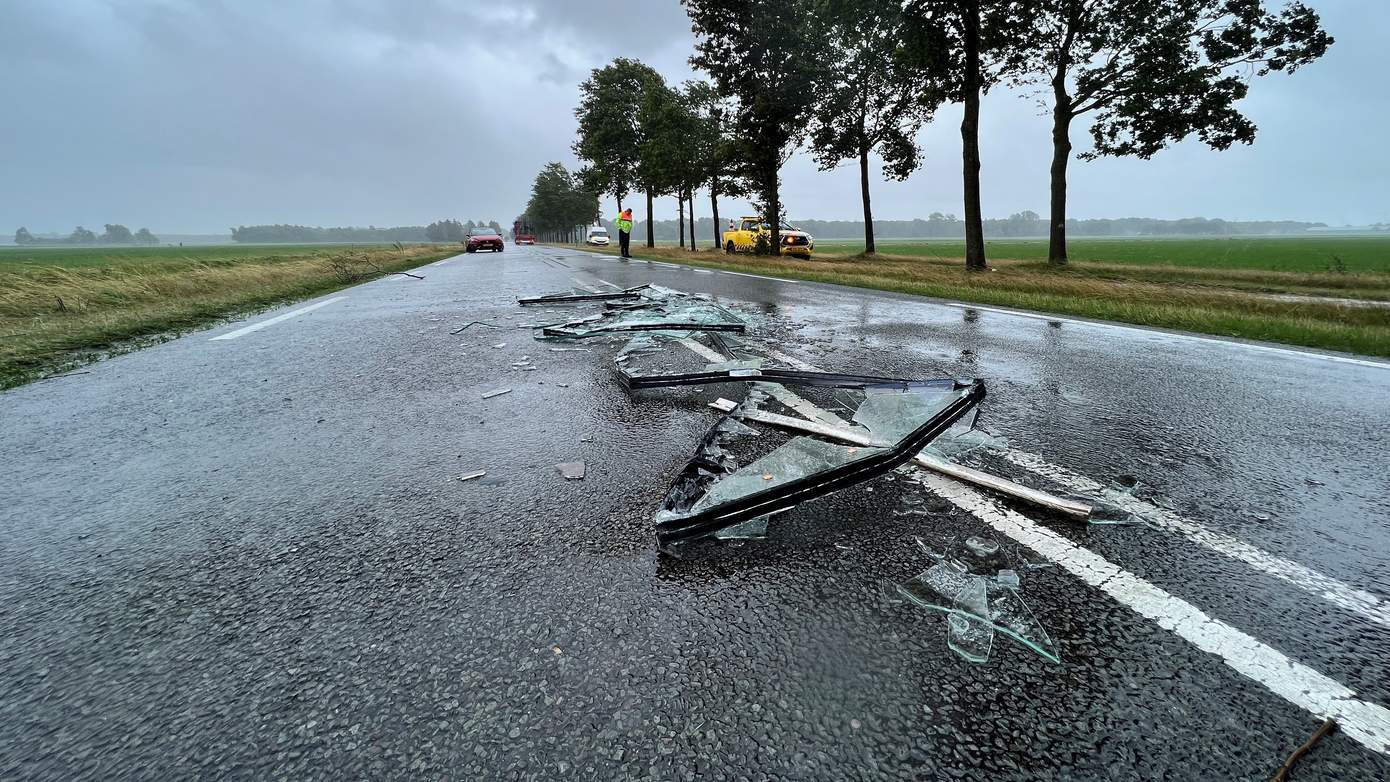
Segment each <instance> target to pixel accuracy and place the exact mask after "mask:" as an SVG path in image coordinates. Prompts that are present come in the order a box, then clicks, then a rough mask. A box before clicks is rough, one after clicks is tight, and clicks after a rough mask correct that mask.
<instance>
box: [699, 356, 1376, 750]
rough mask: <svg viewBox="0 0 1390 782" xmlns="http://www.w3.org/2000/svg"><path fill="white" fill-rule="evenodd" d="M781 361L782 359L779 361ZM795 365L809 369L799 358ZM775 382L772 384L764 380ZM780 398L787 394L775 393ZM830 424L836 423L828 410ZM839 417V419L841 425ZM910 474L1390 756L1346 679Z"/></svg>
mask: <svg viewBox="0 0 1390 782" xmlns="http://www.w3.org/2000/svg"><path fill="white" fill-rule="evenodd" d="M681 344H683V345H685V346H686V347H687V348H689V349H691V350H693V351H695V352H696V353H698V354H700V355H701V356H704V357H705V358H707V359H710V360H711V361H723V360H724V357H723V356H721V355H719V354H718V353H717V352H715V351H713V350H711V349H709V348H707V347H705V346H704V345H702V344H701V343H699V342H697V341H695V340H694V339H684V340H682V341H681ZM784 360H785V359H784ZM797 363H800V364H802V366H804V367H807V368H810V369H814V367H812V365H810V364H806V363H805V362H797ZM767 387H768V388H769V389H771V388H782V387H781V386H776V385H775V384H769V385H768V386H767ZM782 391H783V394H778V395H777V397H778V399H779V401H782V402H783V404H788V400H789V399H791V398H794V399H795V401H796V402H798V403H799V404H796V405H792V404H788V406H789V407H792V408H793V409H795V410H796V411H797V412H799V413H801V414H802V415H806V416H807V417H808V418H811V419H812V420H817V419H820V420H825V419H824V418H822V417H821V416H819V415H814V414H810V415H808V412H810V411H811V410H814V411H820V408H819V407H818V406H817V405H815V404H813V403H811V402H809V401H807V400H805V399H802V398H801V397H799V396H797V395H796V394H794V393H793V392H791V391H789V390H787V389H785V388H782ZM783 396H785V397H787V398H788V399H783ZM820 412H824V413H825V416H826V417H828V418H830V419H833V421H827V423H831V424H832V425H837V424H835V423H834V422H835V421H839V418H838V416H835V415H834V414H833V413H830V412H829V411H820ZM842 423H843V422H841V424H842ZM917 479H918V480H919V481H921V482H922V484H923V485H925V486H927V487H928V488H930V489H931V490H932V491H934V492H936V493H937V494H938V495H940V496H941V497H942V498H943V499H945V500H947V501H948V502H950V503H951V504H953V505H955V506H956V507H958V508H960V509H961V510H964V511H966V512H967V513H969V514H971V515H972V516H975V517H976V518H978V519H979V520H980V521H983V522H984V523H986V524H988V525H989V526H990V527H993V528H994V529H995V530H997V531H998V532H1000V533H1002V534H1004V535H1007V536H1009V537H1010V538H1013V539H1014V540H1015V541H1017V542H1018V543H1020V544H1022V545H1024V546H1027V547H1028V548H1030V549H1032V550H1034V551H1035V552H1037V553H1038V554H1041V555H1042V556H1044V557H1047V558H1048V559H1050V560H1052V561H1053V562H1056V563H1057V564H1058V565H1060V566H1061V567H1062V568H1063V569H1065V570H1066V571H1067V572H1069V573H1071V574H1072V575H1074V576H1076V577H1078V578H1080V579H1081V580H1082V581H1084V582H1086V583H1087V584H1089V585H1090V586H1093V587H1096V588H1098V589H1100V590H1101V591H1103V592H1105V593H1106V594H1108V595H1110V596H1111V597H1112V598H1114V599H1115V600H1116V601H1117V602H1119V603H1121V604H1122V605H1125V606H1127V607H1128V608H1130V609H1132V610H1133V611H1135V612H1136V613H1138V614H1140V615H1141V616H1144V617H1145V618H1148V619H1150V620H1152V621H1154V622H1155V623H1157V624H1158V626H1159V627H1162V628H1163V629H1165V630H1168V631H1169V632H1172V633H1174V634H1175V635H1177V636H1178V637H1180V638H1182V639H1183V640H1185V641H1187V642H1189V643H1191V644H1192V645H1194V646H1196V647H1197V648H1198V649H1201V650H1202V651H1204V652H1208V653H1210V654H1214V655H1216V656H1218V657H1220V658H1221V661H1222V662H1224V663H1225V664H1226V665H1227V666H1229V667H1230V668H1231V669H1233V670H1235V671H1236V672H1237V673H1239V674H1241V675H1242V676H1244V677H1246V678H1247V679H1250V680H1251V681H1254V682H1256V683H1258V684H1260V685H1262V686H1264V687H1265V688H1266V689H1268V690H1269V691H1270V692H1273V693H1274V694H1275V695H1278V696H1279V697H1281V698H1283V699H1285V700H1287V701H1288V702H1290V703H1292V704H1294V705H1295V706H1298V707H1300V708H1303V709H1306V710H1307V711H1309V712H1311V713H1313V714H1315V715H1317V716H1320V717H1333V718H1334V719H1336V720H1337V724H1338V727H1340V728H1342V729H1343V730H1344V731H1345V732H1346V734H1347V735H1348V736H1350V737H1351V738H1353V739H1355V740H1356V741H1357V742H1359V743H1360V744H1362V745H1363V746H1365V747H1366V748H1368V749H1370V750H1373V751H1375V752H1380V753H1382V754H1387V755H1390V709H1386V708H1385V707H1384V706H1380V705H1378V704H1375V703H1371V702H1369V701H1363V700H1360V699H1358V698H1357V697H1356V693H1355V692H1354V691H1352V690H1351V689H1350V688H1348V687H1347V686H1346V685H1344V684H1342V683H1340V682H1338V681H1336V680H1335V679H1332V678H1330V677H1328V676H1326V675H1324V674H1322V673H1319V672H1318V671H1316V670H1314V669H1313V668H1310V667H1308V666H1306V665H1304V664H1302V663H1300V662H1298V661H1296V660H1293V659H1290V658H1289V657H1288V656H1287V655H1285V654H1284V653H1283V652H1280V651H1279V650H1278V649H1275V648H1274V647H1272V646H1269V645H1268V644H1265V643H1263V642H1262V641H1259V640H1258V639H1256V638H1254V637H1253V636H1250V635H1249V634H1247V633H1244V632H1242V631H1241V630H1238V629H1236V628H1235V627H1232V626H1231V625H1228V624H1226V623H1225V622H1222V621H1221V620H1219V619H1215V618H1212V617H1210V616H1208V615H1207V614H1206V613H1205V612H1204V611H1202V610H1201V609H1199V608H1197V607H1196V606H1194V605H1192V604H1191V603H1189V602H1187V601H1186V600H1183V599H1181V598H1178V597H1174V596H1173V595H1171V594H1169V593H1168V592H1166V591H1164V590H1163V589H1161V588H1159V587H1157V586H1155V585H1153V584H1151V583H1149V582H1148V581H1145V580H1144V579H1142V578H1140V577H1138V576H1136V575H1134V574H1133V573H1130V572H1129V571H1127V570H1124V569H1122V568H1121V567H1119V566H1118V565H1116V564H1114V563H1112V562H1110V561H1109V560H1107V559H1105V558H1104V557H1102V556H1101V555H1099V554H1097V553H1095V552H1093V551H1091V550H1090V549H1087V548H1083V547H1081V546H1078V545H1076V544H1074V543H1072V542H1071V541H1069V540H1067V539H1066V538H1064V537H1062V536H1061V535H1058V534H1057V533H1055V532H1053V531H1052V530H1049V529H1047V528H1046V527H1043V526H1041V525H1039V524H1037V523H1036V522H1034V521H1033V520H1032V519H1030V518H1028V517H1027V516H1024V515H1023V514H1021V513H1018V512H1017V511H1014V510H1011V509H1009V508H1006V507H1003V506H1001V505H999V504H998V503H997V502H995V501H994V500H992V499H991V498H989V497H986V496H985V495H983V494H981V493H980V492H978V491H976V490H974V489H972V488H970V487H968V486H965V485H963V484H961V483H958V482H956V481H954V480H951V479H950V478H946V477H944V476H940V475H935V474H932V473H926V472H924V473H919V474H918V476H917Z"/></svg>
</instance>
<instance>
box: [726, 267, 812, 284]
mask: <svg viewBox="0 0 1390 782" xmlns="http://www.w3.org/2000/svg"><path fill="white" fill-rule="evenodd" d="M719 271H720V273H721V274H736V275H738V276H739V277H753V278H756V279H759V280H776V281H777V282H789V283H791V284H793V285H795V284H796V283H797V282H798V281H797V280H784V279H782V278H781V277H766V276H763V275H761V274H744V273H743V272H731V271H727V270H725V269H720V270H719Z"/></svg>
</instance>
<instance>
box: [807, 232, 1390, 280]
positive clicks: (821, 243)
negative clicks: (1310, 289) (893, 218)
mask: <svg viewBox="0 0 1390 782" xmlns="http://www.w3.org/2000/svg"><path fill="white" fill-rule="evenodd" d="M863 248H864V243H863V241H862V240H853V239H823V240H817V241H816V250H817V251H818V252H821V253H849V254H852V253H858V252H860V251H861V250H863ZM878 251H879V253H881V254H885V255H920V256H924V257H935V258H964V257H965V243H964V242H963V241H958V240H950V239H880V240H878ZM985 252H986V254H987V255H988V256H989V257H990V259H991V260H995V259H998V260H1019V261H1046V260H1047V240H1046V239H994V240H988V241H986V242H985ZM1068 254H1069V256H1070V257H1071V259H1072V260H1075V261H1091V262H1097V263H1120V264H1135V265H1143V266H1186V267H1200V268H1209V269H1258V270H1264V271H1284V272H1339V271H1348V272H1390V235H1385V236H1279V237H1270V236H1233V237H1202V238H1195V239H1194V238H1181V239H1179V238H1173V239H1169V238H1147V237H1134V238H1120V239H1089V238H1081V239H1071V240H1070V241H1069V242H1068Z"/></svg>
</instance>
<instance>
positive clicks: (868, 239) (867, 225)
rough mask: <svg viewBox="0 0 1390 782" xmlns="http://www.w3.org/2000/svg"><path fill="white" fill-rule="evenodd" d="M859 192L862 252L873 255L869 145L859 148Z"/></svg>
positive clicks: (872, 212) (872, 211)
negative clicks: (861, 216)
mask: <svg viewBox="0 0 1390 782" xmlns="http://www.w3.org/2000/svg"><path fill="white" fill-rule="evenodd" d="M859 193H860V194H861V195H862V196H863V198H864V254H865V255H873V254H874V252H875V249H874V210H873V207H872V206H870V205H869V147H868V145H867V144H865V145H863V146H861V147H860V148H859Z"/></svg>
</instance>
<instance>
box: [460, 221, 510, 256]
mask: <svg viewBox="0 0 1390 782" xmlns="http://www.w3.org/2000/svg"><path fill="white" fill-rule="evenodd" d="M464 244H465V245H466V247H465V250H466V251H467V252H470V253H475V252H477V251H479V250H492V251H494V252H499V253H500V252H502V235H501V234H499V233H497V232H496V231H494V230H492V229H491V228H487V227H480V228H474V229H473V230H471V231H469V232H468V238H467V239H465V240H464Z"/></svg>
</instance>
